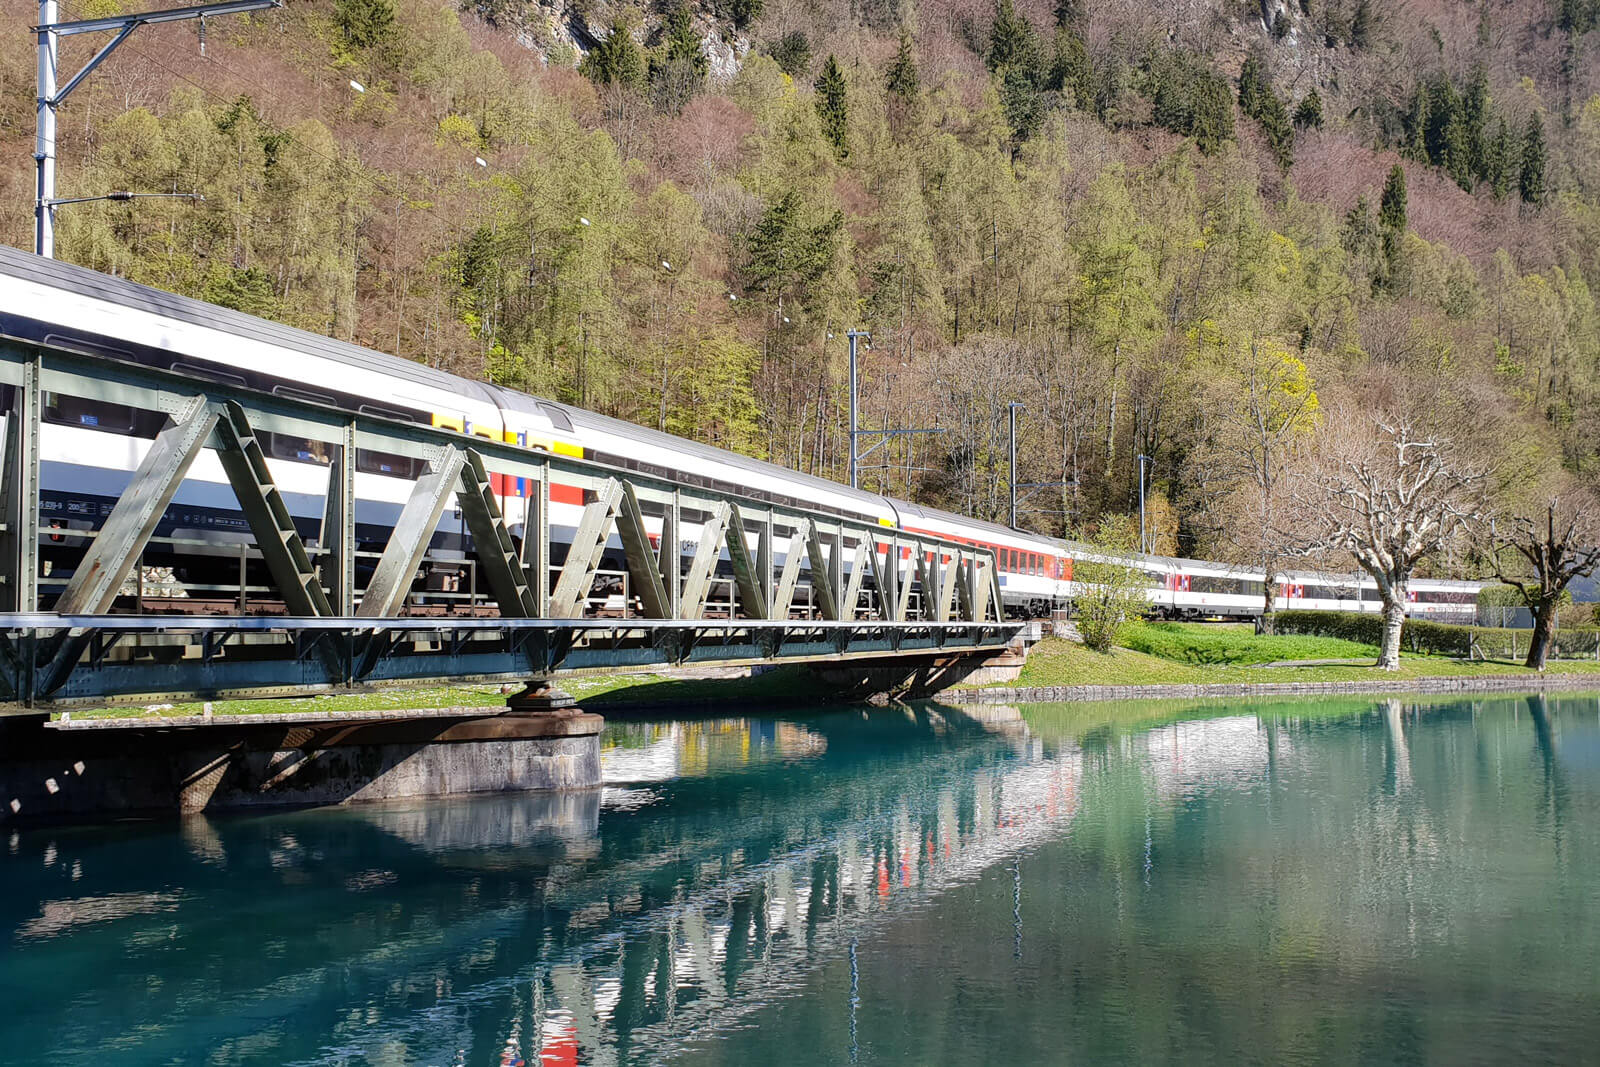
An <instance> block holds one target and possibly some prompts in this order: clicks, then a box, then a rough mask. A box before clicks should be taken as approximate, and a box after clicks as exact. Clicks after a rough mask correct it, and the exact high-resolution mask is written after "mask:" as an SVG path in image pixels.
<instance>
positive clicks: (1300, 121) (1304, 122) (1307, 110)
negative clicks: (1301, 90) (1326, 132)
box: [1294, 88, 1322, 130]
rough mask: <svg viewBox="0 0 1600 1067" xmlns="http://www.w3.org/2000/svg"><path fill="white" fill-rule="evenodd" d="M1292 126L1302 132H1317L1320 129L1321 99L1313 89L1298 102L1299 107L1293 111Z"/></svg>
mask: <svg viewBox="0 0 1600 1067" xmlns="http://www.w3.org/2000/svg"><path fill="white" fill-rule="evenodd" d="M1294 124H1295V126H1296V127H1297V128H1299V129H1302V130H1307V129H1310V130H1318V129H1321V128H1322V97H1321V96H1319V95H1318V94H1317V90H1316V89H1315V88H1313V89H1312V90H1311V91H1310V92H1309V93H1307V94H1306V95H1305V98H1304V99H1303V100H1301V101H1300V106H1299V107H1297V108H1295V109H1294Z"/></svg>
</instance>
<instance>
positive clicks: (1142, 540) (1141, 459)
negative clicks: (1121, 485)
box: [1139, 452, 1150, 553]
mask: <svg viewBox="0 0 1600 1067" xmlns="http://www.w3.org/2000/svg"><path fill="white" fill-rule="evenodd" d="M1149 462H1150V457H1149V456H1147V455H1145V454H1144V453H1143V452H1141V453H1139V551H1140V552H1141V553H1148V552H1149V549H1148V548H1146V547H1145V546H1146V544H1147V542H1146V540H1145V534H1144V467H1145V464H1146V463H1149Z"/></svg>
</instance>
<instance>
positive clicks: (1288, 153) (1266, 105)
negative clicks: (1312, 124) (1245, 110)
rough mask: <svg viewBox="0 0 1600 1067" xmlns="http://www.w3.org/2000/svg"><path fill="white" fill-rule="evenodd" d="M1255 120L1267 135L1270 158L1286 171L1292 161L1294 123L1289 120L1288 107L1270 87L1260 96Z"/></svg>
mask: <svg viewBox="0 0 1600 1067" xmlns="http://www.w3.org/2000/svg"><path fill="white" fill-rule="evenodd" d="M1256 120H1257V121H1258V122H1260V123H1261V129H1262V131H1263V132H1264V133H1265V134H1266V135H1267V147H1269V148H1271V149H1272V158H1274V159H1276V160H1277V161H1278V166H1279V167H1280V168H1282V169H1283V170H1285V171H1287V170H1288V169H1289V167H1290V165H1291V164H1292V163H1294V124H1293V123H1291V122H1290V121H1289V109H1288V108H1286V107H1284V106H1283V101H1282V100H1280V99H1278V94H1277V93H1275V92H1273V91H1272V90H1271V89H1268V90H1267V91H1266V96H1265V97H1263V98H1262V101H1261V112H1260V114H1258V115H1257V116H1256Z"/></svg>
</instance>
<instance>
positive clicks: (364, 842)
mask: <svg viewBox="0 0 1600 1067" xmlns="http://www.w3.org/2000/svg"><path fill="white" fill-rule="evenodd" d="M994 712H995V709H984V712H983V714H984V715H985V716H986V717H987V718H988V719H989V720H990V721H980V720H979V719H978V718H977V717H975V716H973V715H969V714H967V713H964V712H960V711H957V710H954V709H938V708H935V709H925V710H921V711H915V712H906V713H905V714H904V715H902V714H900V713H896V712H874V713H871V714H869V715H867V716H866V717H864V718H863V717H860V716H857V715H844V714H840V715H831V716H817V717H815V718H806V719H795V720H784V721H777V722H771V721H761V722H755V723H752V722H746V721H721V720H706V721H702V722H691V723H679V724H673V725H667V726H649V725H639V726H636V727H630V728H622V729H621V730H619V731H618V732H619V734H620V736H621V741H622V743H621V744H620V745H619V746H618V747H616V748H614V749H613V750H612V755H611V757H610V758H611V760H612V762H613V763H614V764H615V765H616V766H614V767H613V781H612V783H611V785H610V786H608V789H610V790H614V792H611V793H608V794H607V795H606V797H605V799H604V801H602V799H601V795H600V794H599V793H597V792H593V793H588V794H578V795H570V796H561V797H495V798H483V799H475V800H468V801H461V802H437V801H434V802H428V803H426V804H421V805H398V806H382V807H374V808H368V809H364V810H349V811H339V812H321V813H300V814H291V815H280V816H273V817H270V818H266V819H259V818H252V819H240V820H206V819H197V820H193V821H190V822H187V823H185V828H184V833H183V836H182V838H175V839H174V841H173V845H172V847H171V854H169V855H166V856H164V857H161V862H160V863H151V862H149V860H148V859H147V860H146V861H145V862H141V863H137V864H133V863H127V862H125V861H124V860H123V858H122V857H123V856H124V853H123V852H122V851H121V850H122V849H125V848H129V847H131V846H130V845H127V844H124V843H123V842H122V841H121V840H120V839H112V843H111V844H108V845H106V847H105V848H103V849H102V850H100V851H98V852H91V851H89V850H87V849H85V848H84V847H83V846H84V842H85V840H86V838H85V837H84V836H83V835H82V834H81V833H80V834H74V835H71V836H62V837H56V836H54V835H53V834H52V832H50V831H44V830H37V831H29V832H27V834H26V836H25V837H14V838H13V839H12V841H13V846H14V848H18V849H20V853H19V854H20V855H21V856H22V858H23V859H24V860H27V859H28V858H29V857H30V856H31V857H32V858H34V859H36V860H38V861H40V862H38V863H37V865H30V864H27V863H21V864H18V865H17V867H16V869H17V870H18V871H24V870H34V869H35V868H36V869H37V871H42V872H43V873H32V874H28V875H27V876H26V877H25V878H22V879H19V880H18V883H17V884H16V885H15V886H14V887H13V890H14V891H13V892H10V893H8V894H7V899H6V900H4V901H0V929H11V930H14V931H17V937H16V940H15V942H14V944H13V946H12V949H13V951H12V952H11V957H12V959H11V962H12V963H13V964H15V966H14V967H12V968H10V969H11V970H12V973H24V972H26V973H29V974H35V975H40V976H43V977H42V978H41V979H40V981H39V982H37V983H35V988H32V989H30V990H28V991H25V992H24V993H22V994H21V995H23V996H25V998H26V999H25V1003H27V1004H28V1005H29V1006H30V1012H31V1013H32V1015H31V1016H30V1017H32V1018H33V1019H34V1025H35V1027H36V1031H35V1032H37V1033H39V1034H42V1035H53V1036H55V1035H67V1036H66V1037H65V1038H63V1039H60V1040H54V1042H53V1046H52V1047H53V1048H54V1050H55V1053H56V1054H58V1055H59V1054H61V1053H67V1054H70V1053H71V1052H72V1051H75V1050H78V1051H88V1050H89V1049H90V1048H96V1047H99V1045H98V1043H97V1042H96V1041H95V1040H91V1038H90V1037H89V1036H83V1037H82V1038H81V1040H77V1041H75V1040H74V1039H73V1037H72V1035H73V1034H75V1033H83V1034H85V1035H87V1031H83V1030H81V1029H80V1028H79V1024H78V1023H75V1020H77V1019H81V1018H87V1016H84V1015H83V1014H82V1012H83V1010H84V1008H85V1007H86V1005H85V1004H84V1003H83V1002H82V993H81V991H82V990H84V989H91V988H96V987H103V986H104V984H105V983H106V982H114V983H116V984H118V985H123V986H128V987H135V988H140V989H146V990H148V991H147V992H146V993H143V994H141V996H140V997H139V998H135V1000H134V1001H131V1002H129V1003H126V1004H123V1003H119V1002H115V998H113V999H112V1002H108V1003H105V1004H98V1005H97V1006H96V1012H97V1014H96V1016H95V1018H96V1022H97V1024H98V1025H101V1026H104V1027H109V1028H110V1030H111V1031H112V1032H120V1033H121V1034H122V1035H123V1037H122V1044H121V1045H120V1046H119V1047H121V1048H122V1049H123V1050H124V1051H125V1052H127V1053H129V1054H134V1053H137V1057H138V1058H141V1059H159V1058H163V1057H167V1056H170V1055H172V1054H174V1050H176V1049H180V1048H182V1049H193V1048H194V1047H196V1046H197V1045H205V1044H210V1045H212V1046H213V1047H215V1048H216V1049H218V1050H219V1054H220V1055H222V1056H223V1058H230V1057H233V1058H239V1057H244V1056H246V1055H247V1050H254V1051H253V1053H248V1054H253V1055H255V1056H256V1057H257V1058H264V1059H268V1060H271V1061H273V1062H295V1061H312V1060H316V1061H321V1060H325V1059H326V1058H327V1057H328V1056H329V1055H330V1053H331V1051H332V1050H335V1049H337V1050H339V1054H340V1055H341V1056H343V1057H354V1058H361V1057H365V1058H367V1059H378V1058H382V1057H383V1056H385V1055H388V1054H389V1053H396V1054H398V1053H397V1052H396V1050H404V1054H405V1055H406V1056H407V1057H409V1058H410V1059H413V1060H416V1061H418V1062H436V1061H437V1062H449V1060H450V1059H451V1058H452V1057H453V1056H454V1053H455V1050H457V1049H471V1050H474V1055H473V1061H474V1062H481V1060H482V1059H483V1056H484V1052H485V1050H490V1049H495V1050H497V1049H500V1048H502V1047H504V1046H505V1045H506V1042H507V1040H508V1039H512V1040H513V1041H514V1045H515V1049H516V1052H517V1053H518V1054H519V1055H523V1056H525V1057H526V1058H527V1059H529V1060H530V1061H531V1060H532V1059H533V1056H534V1055H535V1054H538V1053H547V1054H548V1055H549V1056H551V1057H554V1059H553V1060H550V1062H561V1061H562V1060H563V1059H564V1060H566V1061H567V1062H573V1061H575V1060H576V1059H577V1058H579V1057H581V1059H582V1060H583V1061H585V1062H594V1063H605V1062H611V1061H618V1062H620V1061H623V1060H630V1061H641V1060H642V1061H652V1062H653V1061H656V1060H659V1059H662V1058H666V1057H668V1056H671V1055H672V1054H673V1053H674V1052H675V1051H681V1050H683V1049H684V1048H685V1046H686V1044H688V1043H689V1042H690V1041H691V1040H692V1039H694V1038H698V1037H703V1036H706V1035H708V1034H713V1033H716V1032H718V1031H720V1030H723V1029H725V1028H728V1027H734V1026H738V1025H740V1024H741V1021H742V1020H746V1019H748V1018H749V1016H750V1015H751V1013H752V1012H757V1011H759V1010H761V1009H762V1008H763V1007H765V1006H768V1005H770V1004H771V1003H772V1002H773V1001H774V1000H775V999H776V998H781V997H782V996H784V995H785V992H786V991H787V990H792V989H795V988H796V987H797V986H798V985H799V984H800V983H802V982H804V981H807V980H814V979H815V978H816V976H817V974H818V969H819V967H821V966H823V965H825V964H827V963H830V962H833V963H837V962H838V961H840V960H842V959H844V958H845V957H846V954H847V953H849V952H850V951H851V945H852V944H853V943H854V942H856V941H858V940H862V939H866V938H868V937H870V936H871V935H872V933H873V932H874V931H875V930H877V929H879V928H881V927H882V926H883V925H884V924H886V923H888V922H890V921H892V920H894V919H895V917H896V916H904V915H906V914H908V913H910V912H913V911H916V910H918V909H920V908H922V907H924V906H925V905H927V904H928V903H929V902H930V901H932V900H934V899H935V898H937V897H939V896H940V895H941V894H943V893H945V892H947V891H948V890H949V889H951V888H952V887H955V886H958V885H961V884H963V883H966V882H969V881H971V880H973V879H976V878H978V877H979V876H980V875H982V874H983V872H985V871H992V870H994V869H995V868H996V867H999V866H1002V865H1004V864H1006V863H1007V862H1008V861H1010V860H1012V859H1014V858H1015V857H1017V856H1019V855H1021V854H1024V853H1026V852H1027V851H1029V850H1030V849H1033V848H1034V847H1036V846H1037V845H1039V844H1041V843H1043V842H1044V841H1046V840H1048V839H1050V838H1052V837H1054V836H1056V835H1059V834H1060V833H1062V832H1063V829H1064V827H1065V825H1066V824H1067V823H1069V822H1070V821H1071V820H1072V819H1073V818H1074V817H1075V816H1076V814H1077V811H1078V806H1079V790H1080V777H1081V775H1082V773H1083V769H1084V759H1085V754H1084V751H1083V750H1082V749H1080V748H1079V747H1078V746H1077V745H1076V744H1074V743H1062V742H1056V741H1053V740H1050V739H1044V740H1041V738H1039V737H1038V736H1035V735H1033V734H1031V733H1030V732H1029V731H1028V730H1027V728H1026V727H1025V726H1024V725H1023V724H1022V723H1021V721H1020V718H1019V717H1017V716H1015V715H1014V714H1013V715H1009V716H1008V715H1007V714H1006V713H1004V712H1002V713H1000V715H999V716H996V715H995V713H994ZM1247 722H1249V723H1253V722H1254V720H1240V719H1233V720H1227V719H1224V720H1215V723H1216V725H1215V726H1202V725H1197V724H1193V723H1189V724H1182V726H1181V727H1180V728H1178V729H1177V730H1176V732H1173V731H1168V732H1167V733H1166V734H1163V732H1162V731H1161V730H1156V731H1151V732H1149V733H1148V734H1146V735H1144V737H1145V739H1144V740H1141V741H1137V742H1134V743H1136V744H1138V745H1139V746H1141V747H1145V748H1148V749H1150V750H1151V751H1155V750H1157V749H1160V748H1161V747H1162V746H1166V750H1167V751H1168V752H1169V754H1170V753H1171V752H1172V751H1173V750H1174V749H1176V751H1178V752H1179V753H1181V758H1182V761H1183V767H1184V772H1183V773H1181V774H1180V773H1168V772H1166V771H1161V770H1159V769H1158V770H1157V771H1156V772H1155V773H1156V783H1155V784H1156V787H1157V788H1156V792H1158V793H1165V792H1167V791H1168V790H1178V791H1181V790H1183V789H1184V788H1185V785H1184V783H1185V782H1186V781H1187V782H1200V781H1204V780H1206V779H1208V778H1211V777H1213V772H1219V773H1220V772H1221V771H1222V770H1223V765H1219V764H1216V763H1215V762H1214V760H1215V759H1221V758H1223V757H1224V755H1225V754H1226V759H1227V761H1231V762H1230V763H1228V765H1229V766H1231V767H1232V768H1233V769H1234V770H1235V771H1243V772H1245V773H1254V770H1255V769H1256V768H1258V767H1259V766H1260V763H1259V762H1258V760H1259V759H1261V758H1264V757H1260V756H1253V757H1250V758H1249V759H1243V760H1241V759H1240V758H1239V757H1238V748H1239V745H1240V744H1241V743H1243V742H1248V741H1249V739H1248V738H1247V737H1246V736H1245V733H1246V731H1248V730H1249V729H1250V727H1247V726H1245V725H1244V724H1245V723H1247ZM1212 730H1217V731H1221V732H1222V733H1223V734H1226V735H1227V737H1226V738H1222V737H1221V735H1220V734H1219V737H1218V739H1210V740H1208V736H1209V731H1212ZM847 739H848V740H847ZM1211 740H1217V741H1218V743H1211ZM1221 741H1226V744H1222V743H1220V742H1221ZM1264 745H1265V741H1264V740H1263V739H1262V737H1261V734H1260V732H1259V731H1258V732H1257V735H1256V738H1255V740H1254V741H1253V742H1250V743H1249V745H1248V746H1247V747H1250V748H1252V749H1253V750H1254V751H1255V752H1257V753H1261V752H1263V751H1264V748H1263V746H1264ZM1208 754H1209V755H1208ZM1091 758H1092V757H1091ZM1139 762H1140V765H1142V766H1143V765H1148V764H1146V763H1145V761H1142V760H1141V761H1139ZM1156 762H1157V763H1158V764H1159V763H1160V762H1161V761H1159V760H1158V761H1156ZM1170 762H1171V761H1170V760H1169V761H1168V763H1170ZM602 803H603V804H604V805H605V824H604V833H603V834H602V833H599V832H598V829H599V826H600V821H601V812H602ZM74 879H76V880H74ZM173 886H177V887H181V888H179V889H176V890H173V891H171V892H167V890H168V889H169V887H173ZM291 888H292V889H293V892H292V893H289V892H285V891H284V890H288V889H291ZM163 894H165V895H163ZM319 899H320V900H323V901H324V902H325V903H331V906H309V905H307V904H306V903H305V902H307V901H311V902H315V901H317V900H319ZM24 902H26V904H25V903H24ZM36 905H37V914H35V913H34V911H35V907H36ZM24 906H26V908H27V911H26V912H23V911H22V910H20V909H22V908H23V907H24ZM13 913H14V914H13ZM8 920H9V921H8ZM29 923H33V924H34V925H32V926H29ZM62 938H70V939H71V940H70V941H66V942H63V941H61V940H60V939H62ZM174 938H176V939H177V943H178V944H179V945H190V946H193V945H204V946H205V951H203V952H194V951H192V950H191V951H189V952H188V953H186V954H185V956H184V958H183V959H184V962H183V963H182V964H181V965H175V964H174V961H173V959H172V958H171V957H170V955H169V954H167V953H165V952H164V950H163V949H162V948H161V947H160V946H163V945H165V944H167V943H169V942H170V941H172V939H174ZM52 946H56V947H54V948H52ZM63 953H64V954H66V955H68V956H70V957H71V958H72V959H73V960H76V961H78V962H77V963H76V964H72V963H70V962H69V963H62V962H61V956H62V954H63ZM91 959H92V960H94V961H96V962H95V964H94V967H95V971H96V974H95V975H93V976H90V975H89V974H87V973H85V972H84V971H83V970H82V968H84V967H86V966H87V964H86V962H85V961H88V960H91ZM75 967H76V968H77V969H75ZM91 977H92V979H93V980H91ZM4 984H5V982H4V979H0V986H4ZM330 985H336V986H337V987H338V988H339V989H340V996H339V997H337V998H331V1001H332V1002H333V1003H337V1004H339V1005H341V1007H340V1008H337V1009H336V1008H334V1007H333V1006H332V1005H331V1003H330V998H328V997H327V996H326V995H325V994H326V990H327V988H328V987H329V986H330ZM13 1002H14V1001H13ZM349 1004H361V1005H363V1008H362V1010H360V1011H358V1012H351V1011H345V1010H343V1009H344V1007H347V1006H348V1005H349ZM35 1005H37V1008H35V1007H34V1006H35ZM117 1012H123V1013H125V1014H126V1018H125V1019H121V1020H119V1019H117V1018H116V1013H117ZM835 1051H842V1050H835Z"/></svg>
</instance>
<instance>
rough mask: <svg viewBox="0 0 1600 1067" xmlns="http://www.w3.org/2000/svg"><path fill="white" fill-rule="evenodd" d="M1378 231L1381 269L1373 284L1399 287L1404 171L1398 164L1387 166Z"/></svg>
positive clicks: (1403, 251)
mask: <svg viewBox="0 0 1600 1067" xmlns="http://www.w3.org/2000/svg"><path fill="white" fill-rule="evenodd" d="M1378 234H1379V239H1380V241H1381V243H1382V249H1383V269H1382V272H1381V274H1380V275H1379V276H1378V277H1377V278H1376V279H1375V284H1376V285H1377V286H1378V287H1379V288H1382V289H1387V290H1389V291H1391V292H1392V291H1394V290H1395V289H1397V288H1398V287H1399V277H1400V273H1401V269H1402V266H1403V258H1404V254H1405V236H1406V171H1405V168H1404V167H1402V166H1401V165H1400V164H1398V163H1396V164H1395V165H1394V166H1392V167H1390V168H1389V176H1388V178H1386V179H1385V180H1384V183H1383V197H1382V199H1381V200H1380V201H1379V205H1378Z"/></svg>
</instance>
